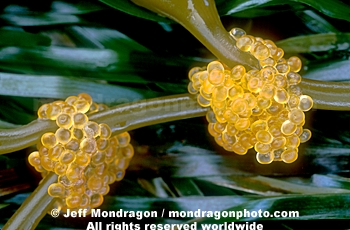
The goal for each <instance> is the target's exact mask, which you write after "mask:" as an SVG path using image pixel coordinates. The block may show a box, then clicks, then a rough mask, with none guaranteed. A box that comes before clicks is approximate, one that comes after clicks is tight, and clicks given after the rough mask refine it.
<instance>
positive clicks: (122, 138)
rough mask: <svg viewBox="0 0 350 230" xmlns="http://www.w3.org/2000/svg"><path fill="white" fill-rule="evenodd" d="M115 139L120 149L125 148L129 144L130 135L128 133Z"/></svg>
mask: <svg viewBox="0 0 350 230" xmlns="http://www.w3.org/2000/svg"><path fill="white" fill-rule="evenodd" d="M117 138H118V142H119V146H120V147H126V146H128V144H129V143H130V135H129V133H128V132H124V133H121V134H118V135H117Z"/></svg>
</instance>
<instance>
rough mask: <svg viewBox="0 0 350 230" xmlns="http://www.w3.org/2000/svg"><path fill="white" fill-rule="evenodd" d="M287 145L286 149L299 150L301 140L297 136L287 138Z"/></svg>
mask: <svg viewBox="0 0 350 230" xmlns="http://www.w3.org/2000/svg"><path fill="white" fill-rule="evenodd" d="M286 139H287V143H286V147H288V148H298V146H299V145H300V139H299V137H298V136H297V135H296V134H294V133H293V134H292V135H289V136H287V138H286Z"/></svg>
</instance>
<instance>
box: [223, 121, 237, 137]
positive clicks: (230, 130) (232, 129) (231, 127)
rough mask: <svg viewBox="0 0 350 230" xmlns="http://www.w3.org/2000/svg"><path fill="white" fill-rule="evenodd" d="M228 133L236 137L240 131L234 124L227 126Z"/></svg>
mask: <svg viewBox="0 0 350 230" xmlns="http://www.w3.org/2000/svg"><path fill="white" fill-rule="evenodd" d="M226 132H227V133H228V134H229V135H231V136H234V135H236V134H237V133H238V129H236V127H235V124H233V123H228V124H227V126H226Z"/></svg>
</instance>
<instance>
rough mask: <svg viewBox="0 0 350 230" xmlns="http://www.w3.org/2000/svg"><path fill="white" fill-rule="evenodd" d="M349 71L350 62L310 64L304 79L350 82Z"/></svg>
mask: <svg viewBox="0 0 350 230" xmlns="http://www.w3.org/2000/svg"><path fill="white" fill-rule="evenodd" d="M349 71H350V60H335V61H334V60H330V61H328V62H321V63H311V64H309V65H308V70H307V72H306V73H305V74H304V75H303V77H305V78H308V79H313V80H318V81H350V76H349ZM339 93H341V92H339ZM344 99H346V98H344Z"/></svg>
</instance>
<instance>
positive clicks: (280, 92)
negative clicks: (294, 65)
mask: <svg viewBox="0 0 350 230" xmlns="http://www.w3.org/2000/svg"><path fill="white" fill-rule="evenodd" d="M273 98H274V99H275V101H277V102H278V103H280V104H286V103H287V102H288V100H289V94H288V92H287V91H286V90H285V89H283V88H277V90H276V94H275V96H274V97H273Z"/></svg>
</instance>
